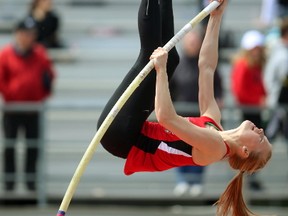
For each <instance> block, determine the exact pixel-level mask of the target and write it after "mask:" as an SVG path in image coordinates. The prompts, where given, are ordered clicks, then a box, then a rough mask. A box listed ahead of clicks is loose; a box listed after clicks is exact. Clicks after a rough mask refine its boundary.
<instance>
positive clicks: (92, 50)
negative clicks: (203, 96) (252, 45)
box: [0, 0, 288, 205]
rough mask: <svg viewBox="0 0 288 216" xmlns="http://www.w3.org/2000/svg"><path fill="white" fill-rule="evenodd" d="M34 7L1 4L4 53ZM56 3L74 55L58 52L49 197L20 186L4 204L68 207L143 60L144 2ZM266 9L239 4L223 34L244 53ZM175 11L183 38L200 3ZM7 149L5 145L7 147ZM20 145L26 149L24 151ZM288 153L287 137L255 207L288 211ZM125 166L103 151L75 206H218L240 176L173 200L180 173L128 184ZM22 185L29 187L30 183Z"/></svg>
mask: <svg viewBox="0 0 288 216" xmlns="http://www.w3.org/2000/svg"><path fill="white" fill-rule="evenodd" d="M28 2H30V1H28V0H6V1H5V0H2V1H0V12H1V13H0V14H1V15H0V31H1V32H2V34H1V35H0V44H1V46H2V45H3V44H5V43H6V42H8V41H10V40H11V30H12V28H13V25H14V24H15V22H16V20H17V19H19V18H20V17H21V16H23V15H24V14H25V12H26V9H27V7H28ZM54 2H55V8H56V9H57V12H58V13H59V15H60V17H61V19H62V28H61V38H62V39H63V41H64V42H65V44H67V48H65V49H62V50H61V49H60V50H50V54H51V57H52V59H54V60H55V68H56V71H57V74H58V75H57V82H56V86H55V92H54V95H53V97H52V98H51V100H50V101H49V102H48V104H47V108H46V109H45V110H44V112H45V113H44V114H45V115H44V117H45V125H44V128H45V140H44V149H43V150H44V154H43V156H44V157H43V159H44V160H43V163H41V171H42V172H41V174H40V181H41V182H40V183H41V191H40V192H39V194H36V197H35V195H33V196H29V195H27V193H26V192H25V190H24V189H23V185H21V184H20V187H19V188H18V191H17V192H16V194H12V195H9V196H7V195H6V194H5V193H2V192H3V191H1V190H2V189H0V200H2V201H3V200H6V201H7V199H8V200H11V201H13V200H15V199H18V200H34V199H35V198H37V199H38V201H39V202H40V203H41V204H44V203H46V202H60V201H61V199H62V197H63V195H64V193H65V190H66V188H67V186H68V183H69V182H70V180H71V177H72V175H73V173H74V171H75V169H76V166H77V165H78V163H79V161H80V159H81V157H82V155H83V153H84V151H85V150H86V148H87V147H88V145H89V143H90V141H91V140H92V138H93V136H94V134H95V132H96V122H97V118H98V117H99V114H100V112H101V110H102V108H103V106H104V104H105V102H106V101H107V100H108V98H109V96H110V95H111V94H112V92H113V91H114V90H115V88H116V87H117V85H118V84H119V83H120V81H121V79H122V78H123V77H124V75H125V73H126V72H127V71H128V70H129V69H130V67H131V65H132V63H133V62H134V60H135V59H136V57H137V55H138V49H139V41H138V36H137V20H136V17H137V11H138V3H139V1H135V0H119V1H117V0H98V1H97V0H89V1H88V0H85V1H84V0H83V1H81V0H78V1H77V0H55V1H54ZM260 4H261V0H253V1H249V0H231V3H230V6H229V9H228V11H227V13H226V14H225V17H224V22H223V30H224V31H225V30H229V31H231V32H232V33H233V35H234V36H235V38H234V39H235V43H236V45H237V43H238V42H239V38H240V37H241V34H242V33H243V32H244V31H246V30H248V29H250V28H255V22H256V20H257V17H258V14H259V11H260ZM174 9H175V12H174V13H175V14H174V16H175V28H176V31H177V30H179V29H180V28H181V27H182V26H184V25H185V24H186V23H187V22H188V21H190V20H191V19H192V18H193V17H194V16H195V15H196V14H197V7H196V1H195V0H194V1H193V0H181V1H174ZM15 11H17V13H15ZM235 50H236V48H235V47H233V48H232V49H231V48H229V49H224V51H223V53H225V57H224V58H226V59H227V58H229V56H230V55H231V53H233V52H234V51H235ZM223 55H224V54H223ZM220 63H221V64H220V67H221V71H222V75H223V79H224V83H226V84H227V85H226V86H227V88H226V90H227V93H226V96H227V101H228V104H231V103H232V102H231V97H230V95H229V92H228V90H229V87H228V86H229V85H228V84H229V63H227V62H220ZM224 118H225V119H226V120H227V122H226V124H227V125H229V126H231V125H232V126H233V125H234V124H236V123H237V121H238V120H239V115H238V114H237V110H234V109H231V108H227V110H225V113H224ZM229 120H230V121H229ZM0 135H1V134H0ZM0 138H3V136H0ZM1 145H2V144H1V142H0V147H2V146H1ZM19 145H20V146H22V143H21V142H20V143H19ZM286 148H287V147H286V145H285V143H284V141H283V140H282V138H281V137H279V139H278V141H277V143H276V144H275V154H274V157H273V158H272V161H271V163H270V165H268V167H267V168H266V169H265V170H263V172H261V173H260V177H261V180H263V182H264V184H265V187H266V190H265V191H263V192H260V193H251V191H250V192H249V190H245V192H247V193H246V196H247V199H249V200H251V202H254V203H257V202H261V203H265V204H280V205H281V204H283V202H286V203H287V201H288V189H287V173H288V170H287V168H286V167H285V166H284V167H283V164H287V149H286ZM0 149H1V148H0ZM0 151H2V150H0ZM1 153H2V152H1ZM18 153H19V154H20V158H21V157H23V154H22V153H23V148H21V147H20V148H19V151H18ZM123 164H124V161H123V160H121V159H118V158H115V157H113V156H111V155H110V154H108V153H107V152H106V151H104V150H103V149H102V147H101V146H100V145H99V146H98V148H97V150H96V152H95V156H94V158H93V160H92V161H91V163H90V164H89V166H88V168H87V170H86V171H85V174H84V176H83V178H82V180H81V182H80V185H79V187H78V189H77V192H76V194H75V196H74V201H73V202H83V203H89V202H91V203H96V204H97V203H126V204H127V203H128V204H129V203H130V204H133V203H136V204H142V205H144V204H153V203H154V204H163V205H170V204H177V203H181V204H193V203H194V204H199V203H202V204H205V203H210V202H213V201H215V200H216V199H217V198H218V196H219V194H220V193H221V192H222V191H223V189H224V187H225V185H226V183H228V181H229V180H230V179H231V177H232V176H233V173H232V172H231V171H230V170H229V168H228V167H227V166H226V165H225V164H224V163H217V164H215V165H212V166H210V167H208V168H207V171H206V173H205V184H204V188H205V189H204V193H203V195H202V196H200V197H198V198H191V197H182V198H178V197H175V196H174V195H173V193H172V190H173V188H174V186H175V182H176V176H175V173H174V170H170V171H167V172H163V173H139V174H135V175H133V176H130V177H126V176H124V174H123V171H122V170H123ZM1 169H2V168H1ZM18 178H19V180H20V181H21V180H22V179H23V176H21V175H20V176H18ZM0 180H1V174H0Z"/></svg>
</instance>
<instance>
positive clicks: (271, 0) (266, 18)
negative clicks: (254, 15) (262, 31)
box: [260, 0, 288, 27]
mask: <svg viewBox="0 0 288 216" xmlns="http://www.w3.org/2000/svg"><path fill="white" fill-rule="evenodd" d="M287 16H288V1H287V0H262V6H261V11H260V22H261V24H262V25H264V26H266V27H271V26H274V25H275V23H276V22H277V21H278V20H282V19H284V18H285V17H287Z"/></svg>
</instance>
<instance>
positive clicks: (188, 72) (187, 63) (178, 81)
mask: <svg viewBox="0 0 288 216" xmlns="http://www.w3.org/2000/svg"><path fill="white" fill-rule="evenodd" d="M203 39H204V34H203V33H202V32H201V31H200V30H195V31H191V32H189V33H187V35H186V36H185V37H184V39H183V55H182V57H181V59H180V63H179V65H178V67H177V68H176V71H175V73H174V76H173V78H172V80H171V84H170V88H171V94H172V99H173V101H174V102H192V103H195V104H198V77H199V68H198V60H199V53H200V48H201V45H202V41H203ZM189 89H190V90H189ZM214 92H215V98H216V100H217V101H218V102H219V105H220V107H221V106H222V105H221V104H222V82H221V78H220V75H219V73H218V71H217V70H216V73H215V76H214ZM192 109H193V108H192ZM192 109H191V110H190V111H189V112H185V111H179V110H177V112H178V113H179V114H180V115H181V116H185V117H188V116H199V115H200V113H199V110H192ZM176 172H177V185H176V187H175V188H174V194H175V195H176V196H182V195H184V194H185V193H186V192H188V191H189V194H190V195H191V196H198V195H200V194H201V193H202V191H203V174H204V167H202V166H184V167H179V168H176Z"/></svg>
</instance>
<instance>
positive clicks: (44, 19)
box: [28, 0, 63, 48]
mask: <svg viewBox="0 0 288 216" xmlns="http://www.w3.org/2000/svg"><path fill="white" fill-rule="evenodd" d="M28 16H30V17H32V18H33V19H34V20H35V22H36V23H37V30H38V36H37V41H38V42H39V43H41V44H43V45H44V46H45V47H46V48H62V47H63V44H62V43H61V41H60V39H59V28H60V18H59V16H58V14H56V12H55V11H54V10H53V0H33V1H32V2H31V6H30V10H29V14H28Z"/></svg>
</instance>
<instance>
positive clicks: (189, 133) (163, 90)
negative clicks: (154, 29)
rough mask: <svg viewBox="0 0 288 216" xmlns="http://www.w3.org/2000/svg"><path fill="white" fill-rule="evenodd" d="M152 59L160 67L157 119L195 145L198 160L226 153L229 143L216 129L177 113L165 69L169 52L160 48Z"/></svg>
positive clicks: (207, 160)
mask: <svg viewBox="0 0 288 216" xmlns="http://www.w3.org/2000/svg"><path fill="white" fill-rule="evenodd" d="M151 59H154V65H155V69H156V71H157V75H156V96H155V114H156V117H157V120H158V122H159V123H160V124H161V125H163V126H164V127H165V128H167V129H168V130H170V131H171V132H173V133H174V134H175V135H176V136H178V137H179V138H180V139H181V140H183V141H184V142H186V143H188V144H189V145H191V146H193V157H194V153H195V154H196V155H197V156H196V158H198V160H197V161H195V162H196V163H199V164H201V165H207V164H210V163H212V162H215V161H218V160H220V159H221V158H222V157H223V155H225V153H226V147H225V144H224V142H223V140H222V138H221V137H220V135H219V134H218V133H217V132H216V131H213V130H210V129H206V128H200V127H197V126H195V125H193V124H191V123H190V122H189V121H188V120H187V119H185V118H183V117H181V116H179V115H177V113H176V111H175V108H174V107H173V103H172V100H171V96H170V92H169V88H168V76H167V73H166V63H167V52H166V51H165V50H164V49H162V48H158V49H157V50H155V51H154V53H153V54H152V55H151ZM200 155H201V157H200Z"/></svg>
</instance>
